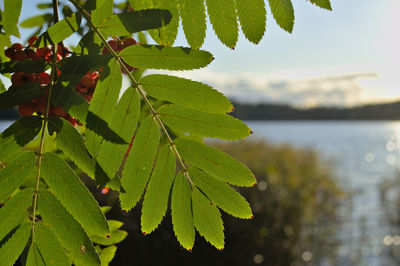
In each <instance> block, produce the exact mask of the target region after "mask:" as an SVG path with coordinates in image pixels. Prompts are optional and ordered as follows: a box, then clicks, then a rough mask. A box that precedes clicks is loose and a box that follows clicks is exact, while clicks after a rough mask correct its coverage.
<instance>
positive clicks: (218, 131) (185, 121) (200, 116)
mask: <svg viewBox="0 0 400 266" xmlns="http://www.w3.org/2000/svg"><path fill="white" fill-rule="evenodd" d="M158 114H159V115H160V117H161V119H162V121H163V122H164V123H165V124H167V125H168V126H169V127H171V128H174V129H178V130H180V131H183V132H186V133H191V134H194V135H197V136H201V137H210V138H220V139H226V140H237V139H242V138H245V137H247V136H249V135H250V128H249V127H248V126H247V125H246V124H244V123H243V122H242V121H240V120H239V119H237V118H234V117H232V116H230V115H227V114H211V113H203V112H199V111H196V110H193V109H188V108H184V107H181V106H178V105H175V104H171V105H163V106H162V107H160V108H159V109H158Z"/></svg>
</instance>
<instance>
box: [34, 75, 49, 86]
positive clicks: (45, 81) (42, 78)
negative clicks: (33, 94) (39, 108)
mask: <svg viewBox="0 0 400 266" xmlns="http://www.w3.org/2000/svg"><path fill="white" fill-rule="evenodd" d="M36 79H37V81H39V83H40V85H48V84H50V75H49V74H47V73H45V72H42V73H39V74H36Z"/></svg>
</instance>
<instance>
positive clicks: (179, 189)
mask: <svg viewBox="0 0 400 266" xmlns="http://www.w3.org/2000/svg"><path fill="white" fill-rule="evenodd" d="M171 217H172V224H173V228H174V232H175V235H176V238H177V239H178V241H179V243H180V244H181V245H182V247H184V248H185V249H187V250H192V248H193V245H194V239H195V231H194V222H193V215H192V198H191V189H190V185H189V183H188V181H187V180H186V178H185V177H184V175H183V174H182V173H179V174H178V175H177V176H176V177H175V181H174V185H173V188H172V194H171Z"/></svg>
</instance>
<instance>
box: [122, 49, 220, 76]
mask: <svg viewBox="0 0 400 266" xmlns="http://www.w3.org/2000/svg"><path fill="white" fill-rule="evenodd" d="M120 56H121V57H122V59H124V61H125V62H127V63H128V64H129V65H131V66H134V67H137V68H146V69H151V68H153V69H168V70H191V69H197V68H202V67H205V66H207V65H208V64H209V63H211V61H212V60H213V59H214V58H213V56H212V55H211V53H209V52H207V51H203V50H195V49H190V48H185V47H165V46H158V45H132V46H129V47H127V48H125V49H124V50H122V52H121V53H120Z"/></svg>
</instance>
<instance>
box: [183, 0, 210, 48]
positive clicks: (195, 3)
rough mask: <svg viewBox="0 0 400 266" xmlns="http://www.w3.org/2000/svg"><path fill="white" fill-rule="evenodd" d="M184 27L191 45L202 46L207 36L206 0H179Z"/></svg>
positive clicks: (194, 46) (193, 46)
mask: <svg viewBox="0 0 400 266" xmlns="http://www.w3.org/2000/svg"><path fill="white" fill-rule="evenodd" d="M179 8H180V10H179V11H180V15H181V17H182V27H183V31H184V33H185V37H186V40H187V42H188V44H189V45H190V47H192V48H194V49H198V48H200V47H201V46H202V45H203V43H204V38H205V37H206V28H207V25H206V8H205V6H204V0H179Z"/></svg>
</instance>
